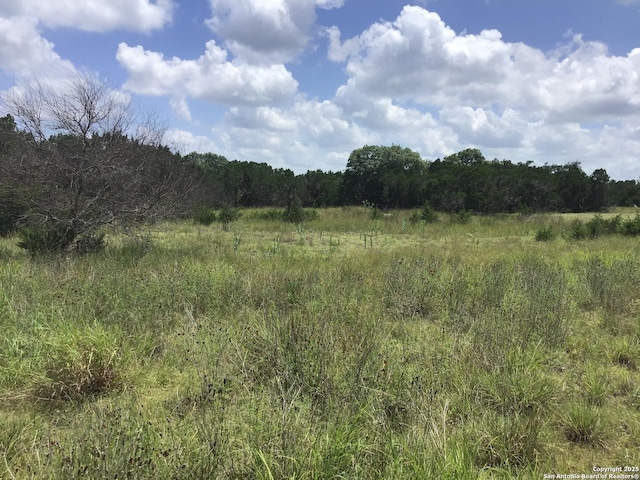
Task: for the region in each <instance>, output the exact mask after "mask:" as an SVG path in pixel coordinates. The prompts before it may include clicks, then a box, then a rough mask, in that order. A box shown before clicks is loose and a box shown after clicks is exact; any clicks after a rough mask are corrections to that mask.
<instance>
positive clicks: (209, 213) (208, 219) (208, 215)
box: [193, 207, 216, 226]
mask: <svg viewBox="0 0 640 480" xmlns="http://www.w3.org/2000/svg"><path fill="white" fill-rule="evenodd" d="M193 221H194V222H196V223H198V224H200V225H207V226H209V225H211V224H212V223H213V222H215V221H216V212H214V211H213V210H212V209H210V208H207V207H200V208H197V209H196V210H195V211H194V212H193Z"/></svg>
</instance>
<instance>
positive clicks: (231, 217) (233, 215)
mask: <svg viewBox="0 0 640 480" xmlns="http://www.w3.org/2000/svg"><path fill="white" fill-rule="evenodd" d="M240 216H241V212H240V211H239V210H238V209H236V208H233V207H230V206H226V207H224V208H223V209H222V210H220V213H219V214H218V219H217V220H218V222H220V223H222V229H223V230H224V231H225V232H226V231H227V230H229V225H230V224H231V223H232V222H235V221H236V220H238V219H239V218H240Z"/></svg>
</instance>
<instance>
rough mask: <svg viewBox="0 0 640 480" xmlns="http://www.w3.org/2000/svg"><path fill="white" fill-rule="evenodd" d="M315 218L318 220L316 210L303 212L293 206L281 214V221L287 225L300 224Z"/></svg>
mask: <svg viewBox="0 0 640 480" xmlns="http://www.w3.org/2000/svg"><path fill="white" fill-rule="evenodd" d="M316 218H318V212H317V210H305V209H304V208H302V207H301V206H299V205H293V206H292V207H291V208H289V209H287V210H285V211H284V212H282V220H284V221H285V222H289V223H302V222H305V221H309V220H315V219H316Z"/></svg>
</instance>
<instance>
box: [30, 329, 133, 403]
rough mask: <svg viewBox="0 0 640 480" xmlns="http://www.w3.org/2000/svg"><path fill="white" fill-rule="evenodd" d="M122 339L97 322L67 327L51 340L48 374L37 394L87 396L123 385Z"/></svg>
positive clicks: (60, 397) (70, 397)
mask: <svg viewBox="0 0 640 480" xmlns="http://www.w3.org/2000/svg"><path fill="white" fill-rule="evenodd" d="M119 340H120V339H119V338H118V337H117V336H115V335H114V334H112V333H111V332H109V331H108V330H106V329H104V328H102V327H99V326H95V327H87V328H83V329H77V330H74V329H73V327H71V328H69V329H63V334H62V335H56V336H54V337H52V338H50V339H49V340H48V341H47V344H46V347H47V357H46V360H45V366H44V376H43V377H42V378H41V379H40V380H39V381H38V382H37V384H36V386H35V393H36V396H37V397H39V398H44V399H50V400H76V401H78V400H85V399H87V398H89V397H93V396H95V395H99V394H103V393H108V392H112V391H114V390H116V389H118V388H120V387H121V386H122V380H123V379H122V361H123V353H122V347H121V346H120V341H119Z"/></svg>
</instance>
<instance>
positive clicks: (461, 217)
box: [451, 209, 473, 223]
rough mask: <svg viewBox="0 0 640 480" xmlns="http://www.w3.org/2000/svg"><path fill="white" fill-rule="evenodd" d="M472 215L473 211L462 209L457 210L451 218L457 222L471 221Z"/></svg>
mask: <svg viewBox="0 0 640 480" xmlns="http://www.w3.org/2000/svg"><path fill="white" fill-rule="evenodd" d="M472 215H473V211H471V210H465V209H462V210H459V211H458V212H456V213H455V214H454V215H453V216H452V217H451V220H453V221H454V222H455V223H469V220H471V216H472Z"/></svg>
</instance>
